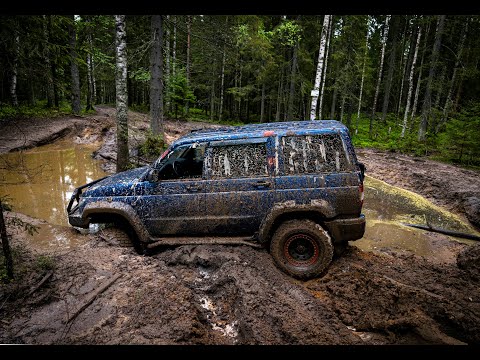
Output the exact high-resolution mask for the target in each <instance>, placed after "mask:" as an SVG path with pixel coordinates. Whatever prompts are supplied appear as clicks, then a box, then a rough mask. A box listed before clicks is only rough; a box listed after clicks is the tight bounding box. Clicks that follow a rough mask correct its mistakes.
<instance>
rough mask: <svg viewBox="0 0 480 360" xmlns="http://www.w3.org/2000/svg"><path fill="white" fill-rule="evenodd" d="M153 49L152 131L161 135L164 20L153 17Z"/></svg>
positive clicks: (151, 82) (160, 17)
mask: <svg viewBox="0 0 480 360" xmlns="http://www.w3.org/2000/svg"><path fill="white" fill-rule="evenodd" d="M151 26H152V49H151V53H150V76H151V77H150V116H151V118H152V119H151V123H150V129H151V130H152V134H153V135H159V134H160V135H161V136H162V139H164V135H165V134H164V129H163V19H162V15H152V19H151Z"/></svg>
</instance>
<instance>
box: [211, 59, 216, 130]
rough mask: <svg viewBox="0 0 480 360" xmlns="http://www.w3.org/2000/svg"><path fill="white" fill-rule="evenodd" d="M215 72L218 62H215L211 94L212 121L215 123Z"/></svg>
mask: <svg viewBox="0 0 480 360" xmlns="http://www.w3.org/2000/svg"><path fill="white" fill-rule="evenodd" d="M215 70H216V61H215V60H214V61H213V66H212V84H211V86H212V89H211V92H210V120H211V121H213V116H214V112H215Z"/></svg>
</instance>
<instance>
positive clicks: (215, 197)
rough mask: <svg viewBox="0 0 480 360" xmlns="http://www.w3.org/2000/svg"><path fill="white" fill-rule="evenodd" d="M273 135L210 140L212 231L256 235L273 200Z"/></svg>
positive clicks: (208, 221)
mask: <svg viewBox="0 0 480 360" xmlns="http://www.w3.org/2000/svg"><path fill="white" fill-rule="evenodd" d="M272 149H273V138H272V137H262V138H254V139H248V140H229V141H218V142H212V143H210V146H209V147H208V148H207V150H206V152H205V162H206V168H207V171H206V173H207V180H206V182H205V204H206V208H205V213H206V218H205V222H206V224H208V229H209V233H210V234H212V235H253V233H255V232H256V231H258V228H259V226H260V223H261V221H262V219H263V218H264V216H265V215H266V213H267V212H268V210H270V208H271V206H272V201H273V191H274V186H275V182H274V179H273V177H272V175H273V166H274V161H273V160H274V157H273V155H272Z"/></svg>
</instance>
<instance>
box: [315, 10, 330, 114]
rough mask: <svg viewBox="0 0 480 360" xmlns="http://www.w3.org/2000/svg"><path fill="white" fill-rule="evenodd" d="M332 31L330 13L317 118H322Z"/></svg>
mask: <svg viewBox="0 0 480 360" xmlns="http://www.w3.org/2000/svg"><path fill="white" fill-rule="evenodd" d="M332 32H333V15H330V21H329V23H328V36H327V43H326V45H325V46H326V50H325V66H324V69H323V74H322V83H321V85H320V100H319V104H318V118H319V119H320V120H321V119H322V116H323V115H322V109H323V94H324V91H325V83H326V82H327V65H328V53H329V51H330V38H331V37H332Z"/></svg>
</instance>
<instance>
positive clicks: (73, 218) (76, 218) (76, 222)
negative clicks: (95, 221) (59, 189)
mask: <svg viewBox="0 0 480 360" xmlns="http://www.w3.org/2000/svg"><path fill="white" fill-rule="evenodd" d="M107 177H108V176H104V177H102V178H100V179H97V180H94V181H92V182H89V183H88V184H85V185H82V186H79V187H78V188H76V189H75V190H74V191H73V194H72V196H71V197H70V201H69V202H68V205H67V214H68V222H69V224H70V225H72V226H76V227H81V228H88V225H89V220H88V219H83V218H82V214H81V212H80V209H79V202H80V195H82V190H83V189H85V188H87V187H90V186H92V185H93V184H96V183H98V182H99V181H102V180H103V179H105V178H107Z"/></svg>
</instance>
